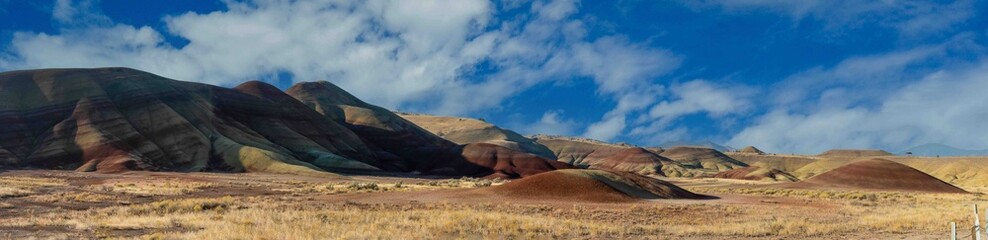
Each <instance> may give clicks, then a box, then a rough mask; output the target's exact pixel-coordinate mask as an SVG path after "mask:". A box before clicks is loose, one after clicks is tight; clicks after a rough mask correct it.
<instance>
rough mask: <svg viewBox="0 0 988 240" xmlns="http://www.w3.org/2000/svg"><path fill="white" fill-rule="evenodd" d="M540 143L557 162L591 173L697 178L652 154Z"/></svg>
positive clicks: (590, 144)
mask: <svg viewBox="0 0 988 240" xmlns="http://www.w3.org/2000/svg"><path fill="white" fill-rule="evenodd" d="M532 137H533V138H535V140H536V142H538V143H539V144H542V145H544V146H546V147H548V148H549V149H551V150H552V151H553V153H554V154H555V155H556V156H557V160H558V161H561V162H566V163H569V164H571V165H573V166H577V167H581V168H591V169H606V170H614V171H624V172H633V173H638V174H643V175H648V174H658V175H665V176H677V177H678V176H693V175H694V171H690V170H688V169H686V168H684V167H683V166H682V165H680V164H679V163H677V162H676V161H672V160H670V159H668V158H665V157H662V156H659V155H658V154H655V153H653V152H651V151H648V150H646V149H643V148H640V147H634V146H629V145H619V144H610V143H606V142H601V141H597V140H593V139H585V138H574V137H560V136H546V135H535V136H532Z"/></svg>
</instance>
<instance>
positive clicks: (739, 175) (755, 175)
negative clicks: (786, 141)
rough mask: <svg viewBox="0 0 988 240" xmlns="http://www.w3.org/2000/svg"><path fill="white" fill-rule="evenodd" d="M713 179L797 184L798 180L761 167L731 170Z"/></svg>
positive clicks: (776, 170) (716, 175) (783, 173)
mask: <svg viewBox="0 0 988 240" xmlns="http://www.w3.org/2000/svg"><path fill="white" fill-rule="evenodd" d="M713 177H714V178H728V179H741V180H755V181H772V182H797V181H799V178H797V177H795V176H793V175H792V174H789V173H787V172H783V171H781V170H779V169H774V168H763V167H756V166H751V167H744V168H737V169H732V170H727V171H723V172H719V173H717V174H714V176H713Z"/></svg>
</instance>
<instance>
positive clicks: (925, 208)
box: [0, 178, 988, 239]
mask: <svg viewBox="0 0 988 240" xmlns="http://www.w3.org/2000/svg"><path fill="white" fill-rule="evenodd" d="M0 179H5V178H0ZM21 180H25V179H17V180H7V181H8V182H12V183H14V184H11V185H5V186H8V187H13V188H18V189H21V188H25V189H27V188H30V187H31V186H36V185H38V183H36V182H33V181H21ZM718 181H720V180H718ZM45 182H48V183H42V184H54V185H53V186H61V187H62V188H58V190H59V191H62V192H48V191H47V190H46V191H45V192H46V193H44V194H37V193H30V194H32V195H30V196H21V197H11V198H7V199H6V200H3V199H0V209H7V210H4V211H11V210H10V209H17V208H21V207H25V206H19V205H16V204H11V203H14V202H17V203H21V202H25V201H26V202H57V203H59V204H67V205H69V206H79V205H80V204H82V205H85V204H92V203H106V202H109V203H113V202H120V201H123V200H126V201H128V202H131V201H137V203H133V204H132V205H126V206H123V205H110V206H109V207H105V206H107V205H98V206H104V207H92V208H89V209H87V210H68V209H62V208H57V207H50V208H44V207H42V206H41V205H32V206H27V208H25V209H24V210H23V211H19V210H18V211H14V212H13V213H17V214H12V215H7V216H0V229H11V228H23V229H47V230H42V231H37V230H30V231H27V232H21V233H7V234H20V235H3V234H0V238H4V237H7V238H18V237H20V238H23V237H38V238H63V239H64V238H103V237H120V236H125V235H122V234H129V235H126V236H130V237H138V238H144V239H338V238H346V239H352V238H356V239H367V238H373V239H396V238H397V239H435V238H470V239H476V238H498V239H504V238H510V239H515V238H526V239H532V238H538V239H559V238H565V239H570V238H578V239H581V238H582V239H586V238H659V239H666V238H668V239H735V238H751V237H755V238H789V239H803V238H823V239H833V238H852V239H855V238H857V239H860V238H878V239H897V238H904V237H919V238H936V237H941V236H946V235H945V234H946V231H945V230H946V229H947V223H948V222H950V221H954V222H958V223H963V224H966V223H968V222H970V220H969V219H968V218H969V214H970V213H969V211H970V204H971V203H985V202H986V201H988V199H986V197H985V196H984V195H980V194H918V193H901V192H859V191H835V190H802V189H778V188H772V186H771V185H765V184H751V185H740V184H729V185H722V186H716V185H714V186H692V187H691V186H686V188H687V189H689V190H691V191H696V192H699V193H705V194H711V195H719V196H725V197H726V199H725V201H716V200H715V201H701V200H676V201H648V202H639V203H635V204H616V205H607V206H605V207H600V206H598V205H594V204H577V203H573V204H572V205H569V204H552V205H540V204H538V203H524V204H523V203H511V202H498V203H469V202H467V203H464V202H460V203H442V202H425V203H419V202H397V203H381V204H370V203H360V202H354V201H351V200H346V199H350V198H348V197H347V196H333V197H329V196H331V195H334V194H338V193H354V194H355V195H354V196H359V193H366V192H390V191H420V190H431V189H441V188H472V187H483V186H486V185H488V184H491V185H493V184H499V183H501V182H502V181H490V180H483V179H451V180H435V181H424V182H417V183H402V182H384V181H376V182H368V181H365V182H357V181H350V182H308V181H285V182H267V183H264V182H260V183H254V184H253V185H250V186H251V187H250V188H263V187H274V186H277V188H271V189H275V190H277V191H276V192H278V191H280V192H283V194H275V195H257V196H241V197H233V196H224V197H204V195H196V194H197V193H198V189H200V188H201V187H202V186H215V187H227V188H226V189H235V188H230V187H233V186H236V187H243V186H245V185H243V184H242V183H239V182H238V183H222V182H213V183H208V184H205V185H202V184H203V183H200V182H183V181H182V180H179V179H168V180H160V181H156V182H155V183H154V184H155V185H150V184H148V185H136V184H135V186H133V187H131V186H126V184H125V187H126V188H120V189H128V190H130V189H138V188H139V187H144V188H147V187H150V186H166V188H171V189H181V188H188V189H191V190H184V191H187V192H189V194H173V195H162V194H158V195H150V197H136V196H134V195H135V194H134V191H124V190H119V191H117V190H118V189H117V188H115V189H114V191H94V190H98V188H101V186H114V187H115V184H124V183H114V184H103V185H98V186H97V187H92V186H90V187H69V186H65V185H64V184H65V183H64V181H57V180H56V181H51V180H46V181H45ZM52 182H55V183H52ZM59 182H60V183H59ZM695 182H696V183H701V184H703V183H705V182H703V181H699V180H697V181H695ZM728 182H729V181H728ZM289 185H290V186H295V187H294V188H292V187H290V186H289ZM684 186H685V185H684ZM170 191H173V192H183V190H170ZM231 193H233V194H236V193H239V192H236V191H234V192H231ZM211 194H212V193H211ZM379 196H380V195H379ZM731 196H733V197H731ZM11 199H14V200H11ZM141 199H146V200H143V202H142V201H141ZM321 199H343V200H321ZM739 199H749V200H739ZM751 199H753V200H751ZM15 200H16V201H15ZM12 201H14V202H12ZM72 204H76V205H72ZM89 206H95V205H89Z"/></svg>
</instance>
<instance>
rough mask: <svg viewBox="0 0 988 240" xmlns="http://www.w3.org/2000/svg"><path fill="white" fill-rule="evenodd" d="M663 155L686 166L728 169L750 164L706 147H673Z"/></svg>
mask: <svg viewBox="0 0 988 240" xmlns="http://www.w3.org/2000/svg"><path fill="white" fill-rule="evenodd" d="M661 155H662V156H663V157H666V158H669V159H672V160H673V161H676V162H679V163H681V164H683V165H684V166H686V167H691V168H699V169H705V170H713V171H726V170H731V169H736V168H743V167H747V166H748V164H745V163H743V162H741V161H738V160H735V159H733V158H731V157H729V156H727V155H724V153H721V152H720V151H717V150H714V149H712V148H706V147H673V148H670V149H666V150H665V151H663V152H662V154H661Z"/></svg>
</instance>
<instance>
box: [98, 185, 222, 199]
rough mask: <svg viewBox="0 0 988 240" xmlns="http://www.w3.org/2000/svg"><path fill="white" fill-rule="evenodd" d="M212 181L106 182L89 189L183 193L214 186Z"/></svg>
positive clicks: (145, 194) (143, 194)
mask: <svg viewBox="0 0 988 240" xmlns="http://www.w3.org/2000/svg"><path fill="white" fill-rule="evenodd" d="M212 186H213V184H211V183H204V182H187V181H165V182H128V183H104V184H99V185H91V186H87V189H89V190H93V191H102V192H118V193H127V194H132V195H137V196H158V195H181V194H189V193H193V192H197V191H200V190H202V189H205V188H208V187H212Z"/></svg>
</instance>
